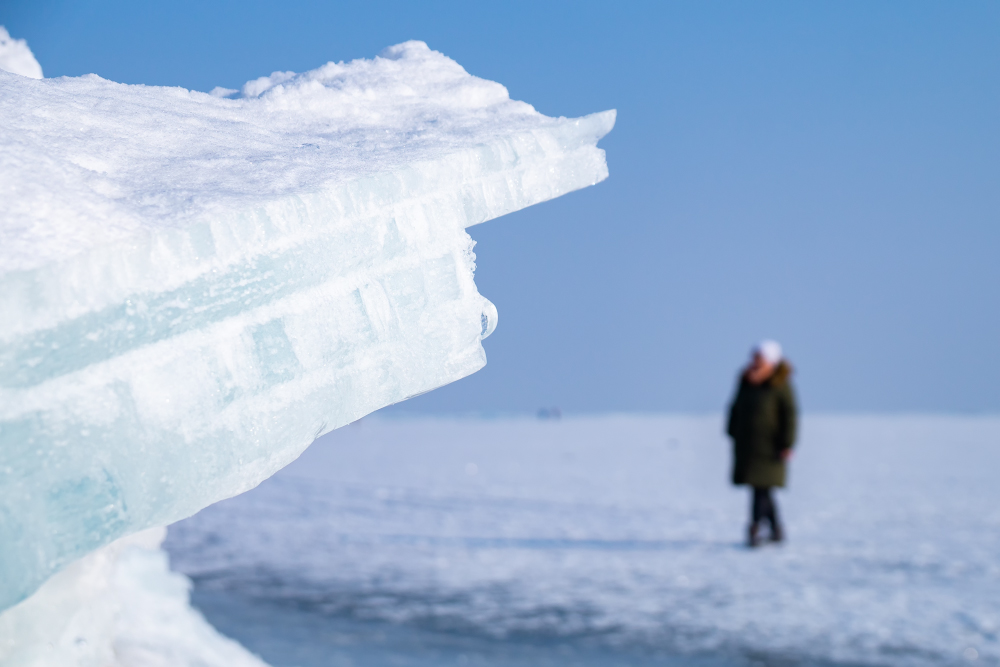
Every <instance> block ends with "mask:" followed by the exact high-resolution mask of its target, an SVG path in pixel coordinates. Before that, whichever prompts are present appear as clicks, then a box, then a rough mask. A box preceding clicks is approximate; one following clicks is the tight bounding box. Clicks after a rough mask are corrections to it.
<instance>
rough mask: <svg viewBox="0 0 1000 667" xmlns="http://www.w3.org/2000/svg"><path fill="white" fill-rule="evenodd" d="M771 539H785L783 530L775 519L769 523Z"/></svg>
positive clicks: (775, 540)
mask: <svg viewBox="0 0 1000 667" xmlns="http://www.w3.org/2000/svg"><path fill="white" fill-rule="evenodd" d="M771 541H772V542H784V541H785V531H784V530H783V529H782V528H781V524H780V523H778V522H777V521H775V522H773V523H772V524H771Z"/></svg>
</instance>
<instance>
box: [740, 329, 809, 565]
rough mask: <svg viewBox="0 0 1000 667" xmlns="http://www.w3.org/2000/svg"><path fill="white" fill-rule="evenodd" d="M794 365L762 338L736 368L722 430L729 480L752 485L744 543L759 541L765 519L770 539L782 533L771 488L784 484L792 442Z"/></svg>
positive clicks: (778, 538)
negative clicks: (729, 442)
mask: <svg viewBox="0 0 1000 667" xmlns="http://www.w3.org/2000/svg"><path fill="white" fill-rule="evenodd" d="M791 374H792V366H791V364H789V363H788V362H787V361H786V360H785V359H784V358H783V357H782V353H781V345H779V344H778V343H777V342H775V341H773V340H765V341H762V342H761V343H760V344H758V345H757V346H756V347H754V348H753V352H752V357H751V359H750V363H749V364H748V365H747V367H746V368H745V369H743V372H742V373H741V374H740V380H739V384H738V386H737V389H736V397H735V398H734V399H733V402H732V405H731V406H730V408H729V424H728V426H727V428H726V432H727V433H728V434H729V437H731V438H732V439H733V484H735V485H746V486H749V487H751V491H752V495H751V500H752V502H751V506H750V527H749V529H748V531H747V544H748V545H749V546H751V547H756V546H758V545H760V544H761V536H760V532H761V527H762V524H763V523H764V522H765V521H766V522H767V524H768V526H769V528H770V538H771V541H772V542H781V541H782V540H784V539H785V532H784V529H783V528H782V525H781V521H780V519H779V518H778V507H777V505H776V504H775V502H774V496H773V495H772V493H771V489H773V488H774V487H783V486H785V476H786V468H787V464H788V460H789V459H790V458H791V455H792V447H793V446H794V445H795V431H796V423H797V420H798V415H797V412H798V409H797V407H796V404H795V392H794V390H793V389H792V384H791V381H790V377H791Z"/></svg>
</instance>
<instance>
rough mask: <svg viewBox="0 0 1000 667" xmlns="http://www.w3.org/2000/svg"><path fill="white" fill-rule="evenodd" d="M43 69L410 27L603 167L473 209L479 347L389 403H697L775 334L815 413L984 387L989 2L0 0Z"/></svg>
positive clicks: (391, 32) (234, 53)
mask: <svg viewBox="0 0 1000 667" xmlns="http://www.w3.org/2000/svg"><path fill="white" fill-rule="evenodd" d="M0 23H2V24H5V25H6V26H7V28H8V30H9V31H10V33H11V34H12V36H14V37H18V38H25V39H27V40H28V42H29V45H30V46H31V48H32V49H33V51H34V52H35V55H36V56H37V58H38V60H39V61H40V62H41V64H42V66H43V68H44V70H45V74H46V76H62V75H67V76H75V75H80V74H85V73H89V72H95V73H97V74H99V75H101V76H103V77H105V78H108V79H113V80H116V81H123V82H127V83H146V84H157V85H177V86H184V87H187V88H193V89H197V90H210V89H211V88H213V87H214V86H217V85H221V86H226V87H231V88H237V87H239V86H240V85H241V84H242V83H243V82H244V81H246V80H248V79H251V78H256V77H258V76H261V75H264V74H269V73H270V72H272V71H275V70H294V71H302V70H306V69H312V68H315V67H317V66H319V65H321V64H323V63H325V62H327V61H329V60H345V59H346V60H349V59H352V58H358V57H371V56H373V55H375V54H376V53H378V52H379V51H380V50H381V49H382V48H383V47H385V46H387V45H390V44H394V43H398V42H400V41H404V40H407V39H422V40H424V41H426V42H427V43H428V44H429V45H430V46H431V47H432V48H434V49H437V50H439V51H442V52H443V53H445V54H446V55H448V56H450V57H452V58H454V59H455V60H457V61H458V62H459V63H461V64H462V65H463V66H464V67H465V68H466V69H467V70H468V71H469V72H471V73H473V74H476V75H478V76H482V77H485V78H488V79H493V80H495V81H499V82H501V83H503V84H504V85H506V86H507V87H508V89H509V90H510V92H511V96H512V97H514V98H517V99H523V100H525V101H527V102H529V103H531V104H533V105H534V106H535V107H536V108H538V109H539V110H540V111H542V112H543V113H546V114H550V115H565V116H573V115H581V114H585V113H590V112H593V111H600V110H603V109H609V108H617V109H618V112H619V116H618V125H617V126H616V128H615V130H614V131H613V132H612V133H611V134H610V135H609V136H608V137H607V138H606V139H604V140H603V141H602V144H601V145H602V147H604V148H605V149H606V150H607V153H608V162H609V166H610V170H611V177H610V179H608V181H606V182H604V183H602V184H600V185H598V186H597V187H595V188H590V189H588V190H585V191H582V192H578V193H574V194H572V195H569V196H567V197H563V198H561V199H558V200H555V201H553V202H549V203H546V204H542V205H540V206H536V207H533V208H531V209H528V210H526V211H522V212H519V213H516V214H513V215H511V216H507V217H506V218H503V219H500V220H496V221H492V222H489V223H486V224H484V225H481V226H478V227H475V228H473V229H471V230H470V232H471V234H472V235H473V237H474V238H475V239H476V240H477V241H478V246H477V255H478V258H479V262H478V263H479V269H478V271H477V284H478V285H479V288H480V291H481V292H482V293H483V294H484V295H485V296H487V297H489V298H490V299H491V300H492V301H493V302H494V303H495V304H496V305H497V307H498V309H499V311H500V326H499V328H498V329H497V331H496V333H494V335H493V336H492V337H491V338H490V339H489V340H487V341H486V349H487V353H488V355H489V365H488V366H487V367H486V368H485V369H484V370H483V371H481V372H480V373H478V374H476V375H475V376H473V377H471V378H468V379H466V380H463V381H462V382H459V383H456V384H455V385H452V386H449V387H445V388H443V389H440V390H438V391H436V392H432V393H430V394H427V395H425V396H423V397H420V398H418V399H415V400H413V401H410V402H409V403H407V404H405V405H404V406H402V407H403V408H405V409H406V410H420V411H430V412H456V411H503V412H506V411H526V410H530V411H533V410H535V409H537V408H539V407H542V406H558V407H560V408H562V410H564V411H567V412H584V411H611V410H639V411H714V410H718V409H720V408H721V407H722V406H723V405H724V404H725V402H726V400H727V399H728V397H729V394H730V392H731V391H732V383H733V380H734V377H735V372H736V369H737V367H738V365H739V364H740V363H742V362H743V361H744V358H745V356H746V354H747V349H748V348H749V346H750V344H751V343H752V342H753V341H755V340H756V339H758V338H761V337H763V336H769V337H774V338H777V339H778V340H780V341H781V342H782V343H783V344H784V345H785V348H786V350H787V353H788V356H789V357H790V358H791V360H792V361H793V363H794V364H795V365H796V368H797V375H796V377H797V380H798V386H799V392H800V396H801V401H802V403H803V405H804V407H805V408H807V409H809V410H821V411H936V412H941V411H946V412H947V411H961V412H994V413H995V412H998V411H1000V307H998V306H1000V188H998V185H1000V39H998V38H997V36H998V35H1000V4H998V3H996V2H975V1H971V2H963V3H942V2H936V3H931V2H915V1H906V2H810V3H801V2H745V1H740V2H684V3H610V2H605V3H595V2H544V1H541V0H538V1H534V2H504V3H479V2H465V3H447V2H419V3H418V2H364V3H362V2H353V3H338V2H295V1H291V0H286V1H283V2H263V1H252V0H244V1H241V2H211V1H209V0H201V1H198V2H192V1H188V0H174V1H173V2H170V3H155V4H154V3H141V2H120V1H113V2H111V1H109V2H72V3H71V2H52V1H46V0H32V1H31V2H28V1H22V0H0Z"/></svg>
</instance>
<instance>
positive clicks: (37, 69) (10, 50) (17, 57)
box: [0, 25, 42, 79]
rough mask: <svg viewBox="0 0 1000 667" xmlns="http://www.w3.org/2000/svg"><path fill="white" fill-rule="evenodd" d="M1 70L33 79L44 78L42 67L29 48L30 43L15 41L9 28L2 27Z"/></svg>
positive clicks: (0, 44) (20, 40)
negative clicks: (8, 30)
mask: <svg viewBox="0 0 1000 667" xmlns="http://www.w3.org/2000/svg"><path fill="white" fill-rule="evenodd" d="M0 69H2V70H4V71H7V72H12V73H14V74H20V75H21V76H26V77H29V78H32V79H41V78H42V66H41V65H39V64H38V61H37V60H35V54H33V53H32V52H31V49H30V48H28V42H27V41H25V40H23V39H14V38H13V37H11V36H10V33H9V32H7V28H5V27H4V26H2V25H0Z"/></svg>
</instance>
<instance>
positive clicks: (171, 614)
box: [0, 528, 265, 667]
mask: <svg viewBox="0 0 1000 667" xmlns="http://www.w3.org/2000/svg"><path fill="white" fill-rule="evenodd" d="M165 535H166V530H164V529H163V528H152V529H150V530H148V531H145V532H142V533H138V534H136V535H131V536H129V537H125V538H122V539H121V540H118V541H117V542H115V543H114V544H113V545H110V546H108V547H105V548H104V549H101V550H98V551H97V552H95V553H92V554H89V555H88V556H85V557H84V558H81V559H80V560H78V561H76V562H75V563H73V564H72V565H71V566H69V567H68V568H66V569H65V570H63V571H62V572H60V573H59V574H57V575H55V576H54V577H52V578H51V579H49V580H48V581H47V582H46V583H45V584H44V585H43V586H42V588H41V589H40V590H39V591H38V592H37V593H36V594H35V595H33V596H32V597H31V598H30V599H28V600H26V601H24V602H23V603H21V604H20V605H17V606H16V607H13V608H12V609H9V610H7V611H6V612H5V613H3V614H0V664H3V665H4V666H5V667H51V666H54V665H60V666H61V667H70V666H79V667H91V666H93V667H98V666H100V667H111V666H115V667H151V666H154V665H163V666H167V665H169V666H170V667H265V665H264V663H263V662H262V661H261V660H260V659H259V658H257V657H256V656H253V655H251V654H250V653H248V652H247V651H246V650H245V649H244V648H243V647H242V646H240V645H239V644H237V643H236V642H234V641H233V640H231V639H227V638H225V637H223V636H222V635H220V634H219V633H218V632H216V631H215V630H214V629H213V628H212V626H210V625H209V624H208V623H207V622H206V621H205V619H204V618H203V617H202V616H201V614H199V613H198V612H197V611H195V610H193V609H192V608H191V607H190V605H189V604H188V591H189V590H190V587H191V583H190V581H189V580H188V579H187V578H186V577H184V576H183V575H180V574H177V573H174V572H170V570H169V569H168V567H167V557H166V554H165V553H164V552H163V551H161V550H160V549H159V548H158V547H159V545H160V543H161V542H162V541H163V537H164V536H165Z"/></svg>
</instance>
